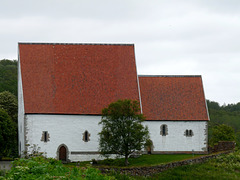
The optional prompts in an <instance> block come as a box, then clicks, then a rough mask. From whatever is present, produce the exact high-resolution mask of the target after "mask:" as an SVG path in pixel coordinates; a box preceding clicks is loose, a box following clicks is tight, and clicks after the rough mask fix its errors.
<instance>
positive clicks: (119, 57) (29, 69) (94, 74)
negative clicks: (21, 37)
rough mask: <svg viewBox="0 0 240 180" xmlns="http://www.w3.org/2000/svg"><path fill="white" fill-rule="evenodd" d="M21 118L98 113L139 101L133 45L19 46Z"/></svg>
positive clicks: (21, 44)
mask: <svg viewBox="0 0 240 180" xmlns="http://www.w3.org/2000/svg"><path fill="white" fill-rule="evenodd" d="M19 56H20V63H21V74H22V82H23V97H24V108H25V113H44V114H45V113H49V114H101V110H102V108H104V107H107V105H108V104H110V103H111V102H114V101H116V100H118V99H134V100H139V94H138V84H137V72H136V64H135V54H134V46H133V45H97V44H95V45H93V44H92V45H90V44H89V45H87V44H84V45H83V44H27V43H26V44H23V43H20V44H19Z"/></svg>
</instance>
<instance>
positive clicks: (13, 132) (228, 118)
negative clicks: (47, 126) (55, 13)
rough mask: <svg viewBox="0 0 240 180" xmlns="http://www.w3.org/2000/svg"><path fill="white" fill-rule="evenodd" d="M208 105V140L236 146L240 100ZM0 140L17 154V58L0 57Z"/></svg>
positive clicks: (10, 153) (7, 150) (239, 138)
mask: <svg viewBox="0 0 240 180" xmlns="http://www.w3.org/2000/svg"><path fill="white" fill-rule="evenodd" d="M207 105H208V111H209V115H210V122H209V144H210V145H213V144H214V143H216V142H217V141H219V140H236V142H237V145H238V146H239V144H240V102H239V103H237V104H228V105H223V106H220V105H219V103H217V102H214V101H210V100H207ZM223 124H224V125H223ZM6 128H7V129H8V131H7V130H6ZM10 137H11V138H10ZM13 137H15V138H13ZM11 139H13V140H11ZM0 144H1V151H0V156H1V154H2V155H5V156H6V155H7V156H16V155H17V61H16V60H7V59H3V60H0ZM2 147H5V149H4V148H2Z"/></svg>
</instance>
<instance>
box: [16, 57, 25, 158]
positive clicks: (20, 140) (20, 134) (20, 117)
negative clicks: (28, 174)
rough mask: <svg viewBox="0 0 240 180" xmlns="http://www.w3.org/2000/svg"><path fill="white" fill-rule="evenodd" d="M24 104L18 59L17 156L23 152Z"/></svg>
mask: <svg viewBox="0 0 240 180" xmlns="http://www.w3.org/2000/svg"><path fill="white" fill-rule="evenodd" d="M24 126H25V124H24V103H23V88H22V75H21V65H20V58H19V60H18V151H19V155H21V154H23V152H24V151H25V140H24V138H25V135H24V128H25V127H24Z"/></svg>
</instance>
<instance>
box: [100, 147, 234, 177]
mask: <svg viewBox="0 0 240 180" xmlns="http://www.w3.org/2000/svg"><path fill="white" fill-rule="evenodd" d="M230 152H232V151H225V152H221V153H218V154H212V155H207V156H202V157H198V158H194V159H188V160H183V161H177V162H171V163H167V164H162V165H157V166H150V167H138V168H101V167H99V170H100V171H101V172H102V173H108V172H110V171H117V172H120V173H121V174H129V175H132V176H150V175H153V174H157V173H160V172H162V171H165V170H167V169H170V168H175V167H179V166H183V165H189V164H197V163H203V162H206V161H207V160H209V159H213V158H216V157H217V156H220V155H222V154H228V153H230Z"/></svg>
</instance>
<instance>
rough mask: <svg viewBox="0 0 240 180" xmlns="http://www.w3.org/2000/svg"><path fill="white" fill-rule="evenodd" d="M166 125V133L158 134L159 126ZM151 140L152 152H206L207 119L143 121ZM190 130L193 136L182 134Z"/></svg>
mask: <svg viewBox="0 0 240 180" xmlns="http://www.w3.org/2000/svg"><path fill="white" fill-rule="evenodd" d="M163 124H165V125H167V135H166V136H162V135H160V126H161V125H163ZM144 125H147V126H148V128H149V132H150V138H151V140H152V141H153V152H159V153H160V152H165V153H167V152H192V151H194V152H203V153H204V152H206V151H207V137H208V134H207V121H145V122H144ZM187 129H188V130H192V132H193V136H192V137H187V136H185V135H184V132H185V131H186V130H187Z"/></svg>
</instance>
